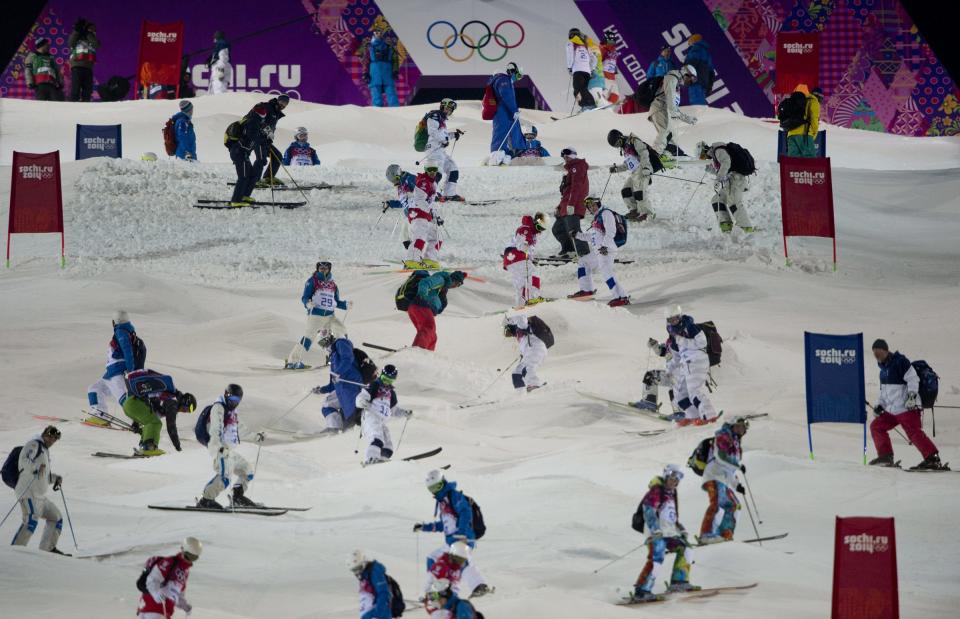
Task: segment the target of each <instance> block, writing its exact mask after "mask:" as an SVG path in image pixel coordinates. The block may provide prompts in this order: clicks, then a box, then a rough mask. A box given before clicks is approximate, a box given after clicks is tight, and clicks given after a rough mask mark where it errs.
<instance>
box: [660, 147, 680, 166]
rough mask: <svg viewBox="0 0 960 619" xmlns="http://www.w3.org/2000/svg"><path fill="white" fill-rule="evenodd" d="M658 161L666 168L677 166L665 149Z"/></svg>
mask: <svg viewBox="0 0 960 619" xmlns="http://www.w3.org/2000/svg"><path fill="white" fill-rule="evenodd" d="M660 163H662V164H663V167H664V168H666V169H667V170H672V169H674V168H675V167H677V160H676V159H674V158H673V157H671V156H670V153H668V152H667V151H663V153H662V154H661V155H660Z"/></svg>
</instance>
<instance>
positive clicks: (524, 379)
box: [503, 314, 552, 392]
mask: <svg viewBox="0 0 960 619" xmlns="http://www.w3.org/2000/svg"><path fill="white" fill-rule="evenodd" d="M534 320H538V321H540V323H542V324H543V325H544V326H546V323H544V322H543V320H542V319H540V318H538V317H537V316H531V317H530V319H529V320H528V319H527V317H526V316H524V315H523V314H518V315H515V316H508V317H507V318H506V322H505V324H504V327H503V335H504V337H512V338H516V340H517V342H519V343H520V362H519V363H517V367H515V368H514V369H513V376H512V378H513V387H514V388H515V389H516V390H517V391H519V392H524V391H526V392H530V391H533V390H534V389H539V388H540V387H542V386H543V385H544V382H543V381H542V380H540V377H539V376H537V370H538V369H539V368H540V366H541V365H542V364H543V362H544V361H545V360H546V358H547V343H546V342H544V341H543V340H542V339H540V337H538V336H537V334H536V333H534V331H533V329H532V328H531V324H530V323H532V322H533V321H534ZM547 328H549V327H547ZM551 344H552V342H551Z"/></svg>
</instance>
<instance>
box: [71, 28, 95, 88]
mask: <svg viewBox="0 0 960 619" xmlns="http://www.w3.org/2000/svg"><path fill="white" fill-rule="evenodd" d="M67 46H68V47H70V100H71V101H89V100H90V97H91V96H92V95H93V65H94V63H95V62H96V61H97V49H98V48H99V47H100V41H99V40H98V39H97V27H96V25H95V24H92V23H91V22H89V21H87V20H85V19H83V18H82V17H81V18H80V19H78V20H77V22H76V23H75V24H74V25H73V32H71V33H70V38H68V39H67Z"/></svg>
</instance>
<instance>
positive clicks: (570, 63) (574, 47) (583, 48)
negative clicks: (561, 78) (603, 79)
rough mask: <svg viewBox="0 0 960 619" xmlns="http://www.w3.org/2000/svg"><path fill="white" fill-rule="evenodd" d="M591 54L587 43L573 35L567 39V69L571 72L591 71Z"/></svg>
mask: <svg viewBox="0 0 960 619" xmlns="http://www.w3.org/2000/svg"><path fill="white" fill-rule="evenodd" d="M593 67H594V62H593V56H592V55H591V54H590V50H589V49H587V44H586V43H584V42H583V41H582V40H580V37H574V39H571V40H570V41H567V70H568V71H572V72H573V73H593Z"/></svg>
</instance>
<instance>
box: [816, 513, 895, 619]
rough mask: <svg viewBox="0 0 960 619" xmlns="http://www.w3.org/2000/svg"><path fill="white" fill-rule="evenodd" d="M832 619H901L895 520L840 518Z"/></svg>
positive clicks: (836, 539)
mask: <svg viewBox="0 0 960 619" xmlns="http://www.w3.org/2000/svg"><path fill="white" fill-rule="evenodd" d="M830 616H831V618H832V619H899V617H900V597H899V591H898V587H897V538H896V533H895V530H894V521H893V518H867V517H859V518H841V517H839V516H837V527H836V534H835V538H834V544H833V604H832V608H831V613H830Z"/></svg>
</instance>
